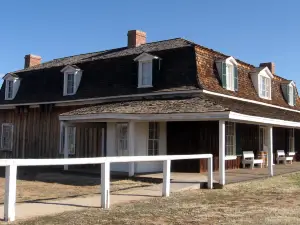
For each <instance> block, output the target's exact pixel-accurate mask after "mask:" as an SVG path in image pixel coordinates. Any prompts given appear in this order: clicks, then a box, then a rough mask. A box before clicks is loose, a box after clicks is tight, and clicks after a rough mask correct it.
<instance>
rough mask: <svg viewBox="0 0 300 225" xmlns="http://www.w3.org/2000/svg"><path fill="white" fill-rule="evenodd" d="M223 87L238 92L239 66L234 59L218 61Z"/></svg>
mask: <svg viewBox="0 0 300 225" xmlns="http://www.w3.org/2000/svg"><path fill="white" fill-rule="evenodd" d="M216 65H217V69H218V73H219V76H220V80H221V84H222V87H223V88H225V89H227V90H230V91H237V90H238V64H237V62H236V60H235V59H234V58H233V57H229V58H227V59H222V60H217V61H216Z"/></svg>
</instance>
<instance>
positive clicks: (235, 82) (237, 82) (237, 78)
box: [233, 66, 239, 91]
mask: <svg viewBox="0 0 300 225" xmlns="http://www.w3.org/2000/svg"><path fill="white" fill-rule="evenodd" d="M233 73H234V74H233V76H234V78H233V79H234V90H235V91H237V90H238V85H239V76H238V67H237V66H234V72H233Z"/></svg>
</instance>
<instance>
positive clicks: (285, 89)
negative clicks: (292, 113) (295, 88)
mask: <svg viewBox="0 0 300 225" xmlns="http://www.w3.org/2000/svg"><path fill="white" fill-rule="evenodd" d="M281 90H282V94H283V97H284V98H285V100H286V102H287V103H288V102H289V90H288V85H287V84H281Z"/></svg>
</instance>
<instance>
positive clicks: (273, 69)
mask: <svg viewBox="0 0 300 225" xmlns="http://www.w3.org/2000/svg"><path fill="white" fill-rule="evenodd" d="M259 67H268V68H269V70H270V71H271V73H272V74H275V63H273V62H267V63H261V64H259Z"/></svg>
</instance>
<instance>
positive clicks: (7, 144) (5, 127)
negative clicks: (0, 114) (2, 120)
mask: <svg viewBox="0 0 300 225" xmlns="http://www.w3.org/2000/svg"><path fill="white" fill-rule="evenodd" d="M1 134H2V135H1V149H3V150H12V144H13V125H12V124H9V123H7V124H2V129H1Z"/></svg>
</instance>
